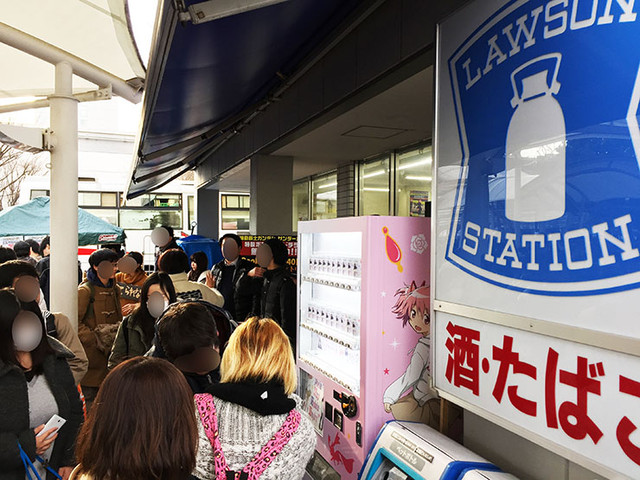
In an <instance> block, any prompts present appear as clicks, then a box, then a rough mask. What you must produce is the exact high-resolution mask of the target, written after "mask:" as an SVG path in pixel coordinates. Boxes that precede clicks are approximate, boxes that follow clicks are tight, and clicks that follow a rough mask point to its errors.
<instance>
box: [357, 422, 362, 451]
mask: <svg viewBox="0 0 640 480" xmlns="http://www.w3.org/2000/svg"><path fill="white" fill-rule="evenodd" d="M356 444H358V446H359V447H361V446H362V424H361V423H360V422H356Z"/></svg>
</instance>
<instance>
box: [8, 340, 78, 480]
mask: <svg viewBox="0 0 640 480" xmlns="http://www.w3.org/2000/svg"><path fill="white" fill-rule="evenodd" d="M47 338H48V340H49V344H50V345H51V346H52V347H53V348H54V351H55V353H54V354H51V355H48V356H47V357H46V358H45V359H44V362H43V364H42V368H43V374H44V376H45V378H46V380H47V383H48V384H49V387H50V388H51V392H52V393H53V397H54V398H55V400H56V404H57V405H58V411H59V413H58V414H59V415H60V416H61V417H62V418H64V419H65V420H66V421H67V422H66V423H65V424H64V425H63V426H62V427H61V428H60V431H59V432H58V438H56V441H55V444H54V447H53V452H52V453H51V459H50V462H49V463H50V464H51V466H52V468H54V470H57V469H58V468H60V467H66V466H73V465H74V464H75V462H74V454H73V448H74V444H75V441H76V436H77V434H78V430H79V428H80V424H81V423H82V419H83V413H82V402H81V401H80V395H79V394H78V389H77V388H76V385H75V382H74V380H73V376H72V375H71V370H70V369H69V365H68V364H67V359H68V358H70V357H72V356H73V354H72V353H71V352H70V351H69V350H68V349H67V348H66V347H65V346H64V345H62V344H61V343H60V342H58V341H57V340H55V339H53V338H51V337H47ZM0 399H1V400H0V465H1V466H2V468H1V469H0V480H24V478H25V471H24V466H23V464H22V460H21V458H20V452H19V450H18V442H20V445H22V448H23V449H24V451H25V452H26V453H27V455H28V456H29V458H30V459H32V460H34V459H35V455H36V440H35V434H34V431H33V430H32V429H31V428H29V394H28V392H27V380H26V378H25V375H24V373H23V371H22V369H21V368H20V367H18V366H16V365H10V364H7V363H4V362H3V361H2V360H0ZM54 478H55V477H54V476H53V475H52V474H51V473H50V472H47V480H54ZM43 480H44V479H43Z"/></svg>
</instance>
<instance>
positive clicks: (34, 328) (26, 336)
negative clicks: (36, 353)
mask: <svg viewBox="0 0 640 480" xmlns="http://www.w3.org/2000/svg"><path fill="white" fill-rule="evenodd" d="M11 335H12V336H13V344H14V345H15V346H16V350H17V351H19V352H32V351H33V350H35V349H36V347H37V346H38V345H40V342H41V341H42V324H41V323H40V319H39V318H38V316H37V315H36V314H35V313H33V312H28V311H22V312H20V313H19V314H18V316H17V317H16V319H15V320H14V322H13V327H12V329H11Z"/></svg>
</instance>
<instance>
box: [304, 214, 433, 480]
mask: <svg viewBox="0 0 640 480" xmlns="http://www.w3.org/2000/svg"><path fill="white" fill-rule="evenodd" d="M429 232H430V219H428V218H407V217H352V218H339V219H333V220H318V221H310V222H300V223H299V224H298V234H299V236H298V242H299V243H298V286H299V289H298V291H299V299H298V307H299V310H298V346H297V347H298V348H297V355H298V358H297V362H298V367H299V375H300V387H299V393H300V396H301V397H302V399H303V406H304V409H305V411H306V412H307V413H309V415H310V416H311V418H312V420H313V422H314V425H315V428H316V432H317V434H318V437H319V438H318V446H317V451H316V455H315V456H314V459H313V460H312V462H311V463H310V464H309V466H308V468H307V477H306V478H312V479H315V480H319V479H338V478H340V479H343V480H351V479H356V478H357V477H358V474H359V472H360V469H361V468H362V465H363V464H364V462H365V459H366V456H367V453H368V452H369V450H370V449H371V447H372V446H373V444H374V443H375V439H376V435H377V434H378V432H379V431H380V428H381V427H382V426H383V424H384V423H385V422H386V421H388V420H392V419H394V418H395V419H397V420H409V421H417V422H421V423H426V424H431V425H432V426H436V427H437V422H438V416H439V400H438V399H437V397H436V393H435V391H433V390H432V389H431V386H430V385H431V382H430V364H429V363H430V354H429V351H430V345H429V334H430V323H429V303H430V294H429V293H430V289H429V258H430V256H429V244H430V241H429V237H430V236H429Z"/></svg>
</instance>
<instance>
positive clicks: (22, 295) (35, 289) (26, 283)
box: [13, 275, 40, 303]
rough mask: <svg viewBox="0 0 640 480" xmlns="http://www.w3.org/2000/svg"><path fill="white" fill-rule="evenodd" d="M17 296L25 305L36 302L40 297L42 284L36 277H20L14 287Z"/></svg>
mask: <svg viewBox="0 0 640 480" xmlns="http://www.w3.org/2000/svg"><path fill="white" fill-rule="evenodd" d="M13 288H14V290H15V292H16V296H17V297H18V299H19V300H20V301H21V302H23V303H31V302H35V301H36V300H37V299H38V295H40V282H38V279H37V278H35V277H29V276H26V275H25V276H22V277H19V278H18V279H17V280H16V282H15V283H14V285H13Z"/></svg>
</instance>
